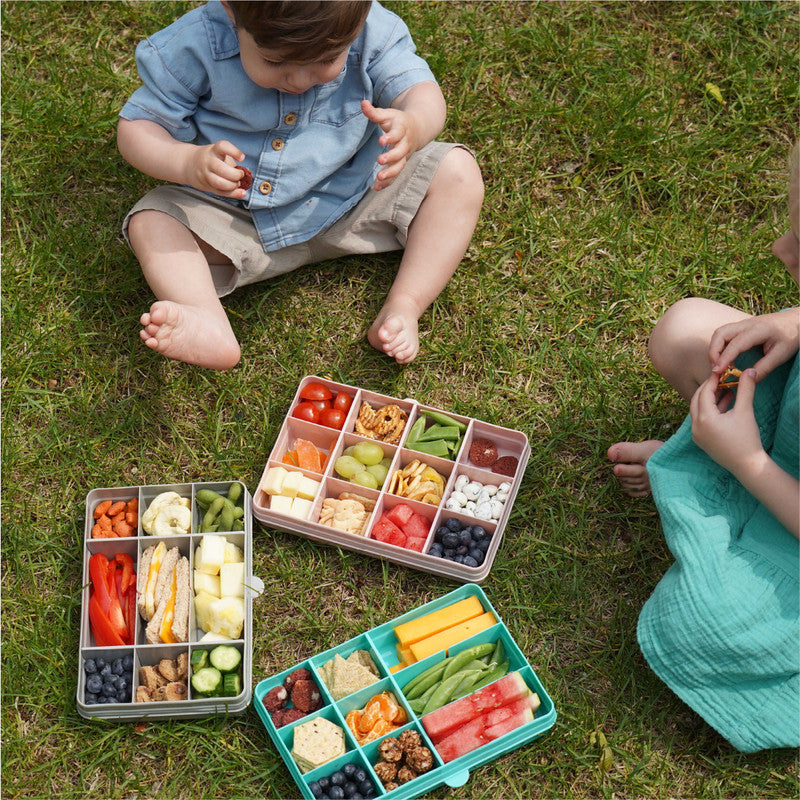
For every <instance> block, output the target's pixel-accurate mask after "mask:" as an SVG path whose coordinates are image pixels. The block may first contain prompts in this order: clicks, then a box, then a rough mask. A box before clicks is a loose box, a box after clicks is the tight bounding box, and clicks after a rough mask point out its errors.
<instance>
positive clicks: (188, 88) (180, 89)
mask: <svg viewBox="0 0 800 800" xmlns="http://www.w3.org/2000/svg"><path fill="white" fill-rule="evenodd" d="M173 62H174V63H172V64H170V63H168V59H167V57H166V56H165V54H164V53H163V52H162V51H160V50H159V49H157V48H156V47H155V46H154V45H153V43H152V42H151V41H150V40H149V39H146V40H145V41H143V42H140V43H139V44H138V46H137V47H136V66H137V68H138V71H139V77H140V78H141V81H142V86H140V87H139V88H138V89H137V90H136V91H135V92H134V93H133V94H132V95H131V97H130V99H129V100H128V102H127V103H125V105H124V106H123V107H122V110H121V111H120V116H121V117H123V118H125V119H129V120H137V119H146V120H150V121H151V122H155V123H157V124H159V125H161V127H163V128H165V129H166V130H167V131H168V132H169V133H170V134H171V135H172V136H173V137H174V138H175V139H177V140H178V141H181V142H191V141H193V140H194V139H195V137H196V136H197V127H196V125H195V123H194V113H195V110H196V109H197V105H198V102H199V99H200V95H201V93H202V89H203V87H202V79H198V78H195V79H194V80H192V79H191V78H189V77H187V76H189V75H192V74H195V75H201V74H202V72H203V71H201V70H199V69H197V67H199V63H198V62H195V59H193V58H192V57H191V53H183V54H182V55H181V57H180V58H179V59H174V60H173ZM192 62H195V63H194V64H193V63H192ZM176 63H180V64H181V65H182V66H181V69H180V70H178V68H177V66H176V65H175V64H176ZM192 67H194V69H192Z"/></svg>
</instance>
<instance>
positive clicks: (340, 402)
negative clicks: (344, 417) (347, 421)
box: [333, 392, 353, 414]
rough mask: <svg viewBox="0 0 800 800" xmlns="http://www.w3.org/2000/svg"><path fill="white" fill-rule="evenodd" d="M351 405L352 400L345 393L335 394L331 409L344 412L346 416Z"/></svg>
mask: <svg viewBox="0 0 800 800" xmlns="http://www.w3.org/2000/svg"><path fill="white" fill-rule="evenodd" d="M351 405H353V398H352V397H350V395H349V394H347V392H337V393H336V399H335V400H334V401H333V407H334V408H336V409H338V410H339V411H344V413H345V414H346V413H347V412H348V411H349V410H350V406H351Z"/></svg>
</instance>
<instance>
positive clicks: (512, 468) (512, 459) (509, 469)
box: [492, 456, 519, 478]
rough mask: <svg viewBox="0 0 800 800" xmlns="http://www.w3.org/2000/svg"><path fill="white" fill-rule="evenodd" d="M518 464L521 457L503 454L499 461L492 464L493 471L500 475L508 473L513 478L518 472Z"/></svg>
mask: <svg viewBox="0 0 800 800" xmlns="http://www.w3.org/2000/svg"><path fill="white" fill-rule="evenodd" d="M518 466H519V459H518V458H517V457H516V456H503V457H502V458H498V459H497V461H495V462H494V464H492V472H496V473H497V474H498V475H507V476H508V477H509V478H513V477H514V475H515V474H516V472H517V467H518Z"/></svg>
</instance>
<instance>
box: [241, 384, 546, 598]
mask: <svg viewBox="0 0 800 800" xmlns="http://www.w3.org/2000/svg"><path fill="white" fill-rule="evenodd" d="M311 384H321V385H322V386H323V387H326V388H327V390H328V391H329V392H330V393H331V395H332V398H335V397H336V396H337V395H338V394H340V393H341V394H342V395H345V396H348V397H349V398H351V405H350V406H349V409H348V410H347V411H346V418H345V420H344V423H343V425H342V427H341V429H336V428H332V427H326V426H324V425H321V424H319V423H317V422H311V421H307V420H305V419H300V418H297V417H295V416H293V412H294V411H295V410H296V408H297V406H298V405H299V404H300V403H302V402H303V401H304V398H303V397H302V395H303V394H306V393H307V391H306V387H308V386H309V385H311ZM331 402H332V401H331ZM365 402H366V403H368V404H369V406H370V407H371V408H372V409H374V410H375V411H378V412H380V410H381V409H382V408H384V407H386V406H397V407H398V408H399V409H400V410H401V411H402V412H403V413H405V414H406V415H407V419H406V422H405V426H404V428H403V430H402V432H401V434H400V436H399V438H398V440H397V441H396V442H395V443H387V442H385V441H380V440H376V439H373V438H369V437H367V436H364V435H361V434H359V433H357V432H356V430H357V421H358V417H359V412H360V411H361V408H362V404H363V403H365ZM437 414H438V415H442V414H445V415H447V417H449V418H451V419H453V420H455V421H456V422H457V424H458V425H459V426H461V429H460V432H459V438H458V444H457V445H456V446H457V451H456V452H455V453H450V454H449V455H450V456H451V457H439V456H435V455H429V454H428V455H426V454H425V453H422V452H418V451H416V450H413V449H411V448H410V446H409V445H410V442H409V439H410V432H411V430H412V428H413V427H414V424H415V423H416V422H417V421H418V420H419V419H420V416H421V415H437ZM431 424H434V419H433V418H432V416H428V417H427V420H426V423H425V425H426V429H430V427H431ZM362 430H363V429H362ZM298 439H302V440H305V441H307V442H311V443H312V444H313V445H314V447H315V448H317V449H318V451H319V452H320V453H321V454H322V456H323V458H324V459H325V460H324V463H323V465H322V468H321V471H316V470H309V469H307V468H302V469H301V468H300V467H299V466H297V467H295V466H292V464H290V463H287V462H286V461H285V460H284V459H285V458H286V457H287V453H288V452H289V451H293V450H294V447H295V442H296V441H297V440H298ZM478 439H480V440H489V441H490V442H492V443H493V444H494V446H495V447H496V457H497V458H498V460H499V459H503V462H504V463H505V464H508V463H509V462H510V463H511V464H512V465H513V463H514V459H516V465H515V466H512V470H511V471H512V472H513V474H508V475H507V474H500V473H497V472H494V471H492V467H491V466H479V465H477V464H475V463H473V461H472V460H471V459H470V449H471V446H472V444H473V442H475V440H478ZM362 442H377V444H379V445H380V446H381V448H382V450H383V452H384V456H385V458H386V459H387V464H388V473H387V475H386V478H385V480H383V481H382V483H379V484H378V486H377V488H375V489H372V488H366V487H364V486H360V485H356V484H355V483H353V482H351V481H349V480H347V479H345V478H343V477H341V476H340V475H338V474H337V472H336V470H335V468H334V466H335V464H336V461H337V459H338V458H339V457H340V456H341V455H342V454H343V453H344V451H345V450H346V448H348V447H352V446H354V445H357V444H359V443H362ZM529 456H530V445H529V443H528V438H527V437H526V436H525V434H524V433H522V432H520V431H516V430H511V429H509V428H503V427H500V426H497V425H491V424H489V423H487V422H482V421H481V420H477V419H473V418H471V417H465V416H463V415H460V414H453V413H451V412H449V411H443V410H440V409H437V408H434V407H432V406H425V405H422V404H421V403H418V402H417V401H415V400H411V399H405V400H401V399H398V398H395V397H390V396H388V395H383V394H379V393H376V392H371V391H368V390H366V389H360V388H357V387H354V386H348V385H346V384H342V383H336V382H334V381H330V380H327V379H325V378H319V377H316V376H306V377H305V378H303V380H302V381H301V382H300V385H299V386H298V389H297V392H296V393H295V397H294V399H293V401H292V404H291V407H290V408H289V413H288V414H287V416H286V419H285V420H284V423H283V425H282V427H281V429H280V432H279V433H278V437H277V439H276V441H275V445H274V447H273V448H272V452H271V453H270V455H269V460H268V462H267V464H266V466H265V468H264V471H263V474H262V476H261V480H260V482H259V485H258V488H257V489H256V490H255V492H254V495H253V516H255V517H256V519H258V520H260V521H261V522H263V523H264V524H266V525H269V526H270V527H273V528H278V529H281V530H286V531H291V532H293V533H297V534H300V535H301V536H306V537H308V538H309V539H313V540H315V541H318V542H321V543H323V544H329V545H338V546H340V547H344V548H346V549H349V550H353V551H356V552H360V553H366V554H369V555H372V556H376V557H379V558H384V559H387V560H389V561H393V562H396V563H399V564H404V565H406V566H410V567H414V568H416V569H420V570H424V571H426V572H431V573H435V574H438V575H446V576H448V577H450V578H455V579H457V580H460V581H462V582H465V583H467V582H469V583H479V582H480V581H482V580H483V579H484V578H485V577H486V576H487V575H488V573H489V571H490V569H491V566H492V562H493V561H494V558H495V556H496V555H497V551H498V548H499V547H500V544H501V541H502V536H503V531H504V529H505V526H506V522H507V521H508V517H509V515H510V512H511V508H512V506H513V503H514V499H515V498H516V495H517V492H518V490H519V486H520V483H521V481H522V476H523V473H524V471H525V466H526V464H527V461H528V457H529ZM389 459H390V460H391V463H388V460H389ZM415 460H416V461H419V462H422V463H424V464H427V465H428V466H430V467H432V468H433V469H434V470H435V471H436V472H438V473H439V475H440V477H441V480H442V482H443V492H442V494H441V499H440V500H439V502H430V498H429V501H427V502H423V501H422V500H421V499H420V498H418V497H417V498H415V499H408V498H406V497H402V496H398V494H397V493H396V492H390V491H389V489H390V488H391V485H392V478H393V475H394V474H395V472H397V470H400V469H403V468H405V467H407V466H408V465H409V464H411V463H412V462H413V461H415ZM497 465H498V464H496V466H497ZM274 468H283V469H285V470H287V471H288V472H299V473H302V475H303V476H304V477H306V478H309V479H311V480H313V481H314V482H316V483H317V484H319V485H318V486H317V488H316V490H313V489H312V491H313V492H314V493H313V496H312V497H311V499H310V502H309V503H308V504H305V505H304V506H303V509H302V511H301V513H300V516H297V515H295V514H294V512H290V511H285V510H284V508H280V509H278V510H276V508H274V507H273V505H274V504H275V501H274V500H273V495H272V494H271V493H270V492H271V491H274V488H273V486H272V485H271V483H272V482H271V478H272V475H271V471H273V473H274ZM295 477H296V476H295ZM423 477H424V476H423ZM409 480H412V479H411V478H410V479H409ZM465 483H469V487H465V486H464V484H465ZM461 489H466V491H468V492H469V493H471V495H475V494H476V492H478V491H480V492H481V494H480V496H479V497H480V499H483V500H484V501H485V500H486V499H487V495H488V493H491V497H490V498H489V501H490V502H489V505H488V508H491V510H492V512H493V516H492V515H490V514H489V511H488V509H487V505H486V503H484V504H483V506H482V507H480V510H478V507H479V505H480V504H473V505H472V506H467V507H466V508H463V507H460V506H459V505H458V502H457V500H456V498H459V500H460V501H461V502H463V500H464V499H465V497H466V495H464V492H463V491H461ZM484 490H485V492H486V494H484ZM343 493H346V494H358V495H361V496H362V497H366V498H367V499H368V500H369V501H370V504H373V503H374V508H367V514H368V519H367V520H366V522H365V524H364V525H363V527H362V529H361V530H360V532H358V533H356V532H351V531H349V530H346V529H341V528H338V527H332V526H328V525H325V524H321V523H320V521H319V520H320V513H321V512H322V511H323V503H324V502H325V501H326V499H327V498H333V499H337V498H339V496H340V495H341V494H343ZM498 498H502V499H503V502H502V503H499V500H498ZM472 499H473V500H475V499H479V498H478V497H473V498H472ZM493 501H497V502H494V505H493ZM282 503H283V506H284V507H285V499H283V498H282ZM498 503H499V505H498ZM399 504H405V505H406V506H408V507H410V508H411V509H412V510H413V511H414V512H416V513H417V514H419V515H421V516H422V517H424V520H425V523H426V525H427V526H428V530H427V533H426V534H424V535H425V539H424V543H423V542H422V539H420V538H417V539H414V540H413V541H414V542H416V543H418V545H417V549H412V548H411V547H410V546H399V545H398V544H394V543H392V542H390V541H386V539H385V538H383V539H381V540H379V539H377V538H375V531H376V528H375V525H376V523H377V522H379V521H380V520H381V519H382V518H383V516H384V514H386V513H388V512H391V511H392V509H393V508H395V507H396V506H398V505H399ZM448 520H453V522H452V523H451V524H452V525H453V526H454V527H456V528H458V527H459V525H460V526H461V528H462V529H463V528H470V527H472V528H473V529H477V528H483V530H484V531H485V533H484V534H481V533H480V531H478V532H477V534H476V535H477V536H478V537H480V536H483V537H484V541H483V543H482V547H483V548H484V549H483V551H482V552H481V553H480V555H482V556H483V558H482V560H481V561H480V562H478V561H477V559H476V558H472V556H474V555H477V554H476V553H475V552H474V544H475V542H474V541H472V540H467V542H466V547H467V553H463V552H462V553H458V556H459V557H460V558H461V559H463V558H465V557H467V556H470V558H471V560H469V561H467V562H466V563H464V562H463V561H457V560H452V557H453V556H452V551H451V552H450V557H443V556H440V555H438V554H437V552H438V551H439V548H440V546H441V545H440V544H438V545H437V542H438V539H437V530H439V529H441V528H442V527H443V526H445V525H446V523H447V522H448ZM438 536H441V534H438ZM470 548H473V552H472V555H470V553H469V550H470Z"/></svg>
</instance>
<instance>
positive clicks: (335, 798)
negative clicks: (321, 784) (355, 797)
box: [328, 784, 344, 800]
mask: <svg viewBox="0 0 800 800" xmlns="http://www.w3.org/2000/svg"><path fill="white" fill-rule="evenodd" d="M328 797H330V798H331V800H343V798H344V789H342V787H341V786H339V785H337V784H334V785H333V786H331V788H330V789H328Z"/></svg>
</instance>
